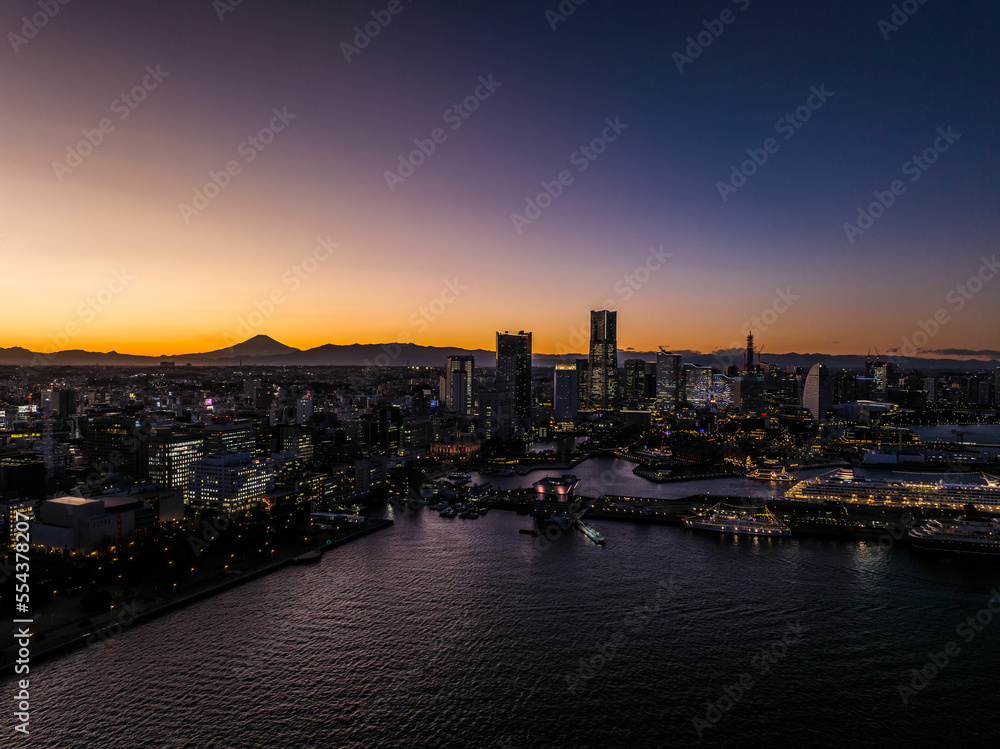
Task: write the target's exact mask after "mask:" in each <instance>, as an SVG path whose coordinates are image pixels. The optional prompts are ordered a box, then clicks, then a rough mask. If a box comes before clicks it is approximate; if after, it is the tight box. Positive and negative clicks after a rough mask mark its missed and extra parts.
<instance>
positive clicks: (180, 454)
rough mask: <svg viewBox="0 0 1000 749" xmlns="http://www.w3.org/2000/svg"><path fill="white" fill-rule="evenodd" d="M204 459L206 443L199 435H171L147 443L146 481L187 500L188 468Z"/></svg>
mask: <svg viewBox="0 0 1000 749" xmlns="http://www.w3.org/2000/svg"><path fill="white" fill-rule="evenodd" d="M204 457H205V443H204V440H203V439H202V437H201V435H199V434H170V435H166V436H164V437H156V438H155V439H153V440H152V441H151V442H150V444H149V480H150V481H152V482H153V483H156V484H162V485H163V486H168V487H170V488H171V489H180V490H181V491H182V492H183V493H184V500H185V501H189V500H190V486H189V484H190V482H191V466H193V465H194V464H195V463H196V462H198V461H199V460H201V459H202V458H204Z"/></svg>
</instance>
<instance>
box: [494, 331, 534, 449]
mask: <svg viewBox="0 0 1000 749" xmlns="http://www.w3.org/2000/svg"><path fill="white" fill-rule="evenodd" d="M496 385H497V389H498V390H508V391H509V392H510V393H512V394H513V409H514V431H515V433H516V434H518V435H524V434H530V433H531V333H525V332H524V331H523V330H522V331H521V332H519V333H516V334H515V333H507V332H503V333H500V332H498V333H497V376H496Z"/></svg>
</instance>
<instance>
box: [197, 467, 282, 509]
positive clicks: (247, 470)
mask: <svg viewBox="0 0 1000 749" xmlns="http://www.w3.org/2000/svg"><path fill="white" fill-rule="evenodd" d="M272 488H274V464H273V463H272V462H271V460H269V459H268V460H254V458H253V455H251V454H250V453H221V454H219V455H212V456H210V457H208V458H203V459H202V460H199V461H197V462H196V463H194V464H193V465H192V467H191V484H190V487H189V489H190V496H191V503H192V504H194V505H197V506H199V507H209V508H211V509H214V510H217V511H219V512H225V513H228V514H235V513H242V512H246V511H247V510H249V509H250V506H251V505H252V504H253V503H254V502H260V501H263V499H264V494H265V493H266V492H268V491H270V490H271V489H272Z"/></svg>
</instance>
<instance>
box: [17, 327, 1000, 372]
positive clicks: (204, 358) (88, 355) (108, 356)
mask: <svg viewBox="0 0 1000 749" xmlns="http://www.w3.org/2000/svg"><path fill="white" fill-rule="evenodd" d="M676 353H679V354H681V356H682V357H683V359H684V361H685V362H687V363H691V364H699V365H702V366H716V367H720V368H724V367H726V366H728V365H730V364H736V365H741V364H742V362H743V352H742V351H741V350H733V351H719V352H714V353H701V352H698V351H677V352H676ZM449 356H474V357H475V358H476V364H477V365H478V366H481V367H494V366H496V354H495V353H494V352H493V351H487V350H485V349H471V350H470V349H463V348H454V347H442V346H418V345H416V344H414V343H351V344H345V345H338V344H332V343H327V344H324V345H322V346H317V347H316V348H311V349H306V350H302V349H297V348H295V347H293V346H286V345H285V344H284V343H281V342H279V341H276V340H274V339H273V338H270V337H269V336H266V335H258V336H254V337H253V338H250V339H249V340H246V341H243V342H242V343H236V344H234V345H233V346H231V347H230V348H224V349H218V350H216V351H206V352H203V353H194V354H180V355H170V356H136V355H133V354H120V353H118V352H117V351H108V352H94V351H82V350H79V349H74V350H68V351H58V352H55V353H51V354H47V353H36V352H32V351H29V350H28V349H26V348H22V347H18V346H15V347H12V348H0V365H8V366H95V365H96V366H132V367H149V366H158V365H159V363H160V362H161V361H169V362H174V363H175V364H177V365H178V366H183V365H185V364H188V363H190V364H192V365H197V366H226V367H232V366H238V365H239V364H240V363H241V362H242V364H243V366H255V367H262V366H285V367H295V366H306V367H345V366H392V367H403V366H412V367H441V366H444V363H445V359H447V358H448V357H449ZM586 357H587V355H586V354H582V353H581V354H535V355H534V356H533V357H532V363H533V365H534V366H536V367H554V366H555V365H556V364H572V363H573V362H575V361H576V360H577V359H584V358H586ZM866 358H867V357H866V356H863V355H853V354H846V355H845V354H840V355H830V354H819V353H816V354H799V353H788V354H765V355H764V361H765V362H766V363H769V364H774V365H776V366H778V367H780V368H782V369H784V368H786V367H806V368H808V367H811V366H812V365H813V364H815V363H816V362H823V363H824V364H826V365H827V366H828V367H830V368H831V369H832V370H834V371H836V370H844V369H850V370H857V369H863V368H864V365H865V360H866ZM626 359H642V360H643V361H655V360H656V352H655V351H621V350H620V351H619V352H618V364H619V366H622V364H623V363H624V361H625V360H626ZM890 361H895V362H897V363H898V364H899V366H900V368H901V369H904V370H905V369H921V370H943V369H959V370H966V371H969V370H990V369H994V368H996V367H1000V361H998V360H997V359H973V360H968V359H964V360H963V359H949V358H936V359H930V358H927V359H923V358H909V359H905V358H902V357H892V358H890Z"/></svg>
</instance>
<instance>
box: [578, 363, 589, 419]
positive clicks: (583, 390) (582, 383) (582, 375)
mask: <svg viewBox="0 0 1000 749" xmlns="http://www.w3.org/2000/svg"><path fill="white" fill-rule="evenodd" d="M588 408H590V361H589V360H588V359H577V360H576V410H577V411H585V410H587V409H588Z"/></svg>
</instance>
